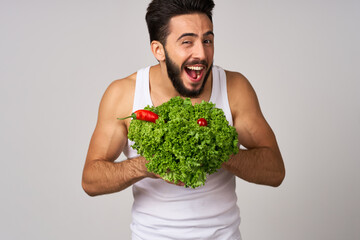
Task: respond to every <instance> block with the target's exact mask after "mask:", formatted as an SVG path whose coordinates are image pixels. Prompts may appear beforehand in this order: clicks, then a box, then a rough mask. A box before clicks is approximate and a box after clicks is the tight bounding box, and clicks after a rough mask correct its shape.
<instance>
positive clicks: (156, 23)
mask: <svg viewBox="0 0 360 240" xmlns="http://www.w3.org/2000/svg"><path fill="white" fill-rule="evenodd" d="M214 6H215V3H214V1H213V0H153V1H152V2H151V3H150V4H149V6H148V8H147V13H146V17H145V19H146V23H147V26H148V30H149V35H150V42H152V41H154V40H157V41H160V42H161V43H162V44H163V45H164V46H165V44H166V38H167V36H168V34H169V21H170V19H171V18H172V17H175V16H178V15H183V14H191V13H204V14H206V15H207V16H208V17H209V19H210V21H211V22H212V10H213V8H214Z"/></svg>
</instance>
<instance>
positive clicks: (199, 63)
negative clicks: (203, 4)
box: [165, 14, 214, 97]
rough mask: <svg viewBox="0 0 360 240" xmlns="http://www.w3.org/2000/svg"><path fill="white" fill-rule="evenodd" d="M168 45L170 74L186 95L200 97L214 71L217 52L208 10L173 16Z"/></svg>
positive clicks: (181, 93)
mask: <svg viewBox="0 0 360 240" xmlns="http://www.w3.org/2000/svg"><path fill="white" fill-rule="evenodd" d="M169 30H170V34H169V35H168V37H167V41H166V46H165V57H166V59H165V63H166V68H167V72H168V76H169V78H170V80H171V82H172V83H173V86H174V87H175V89H176V90H177V91H178V92H179V94H180V95H182V96H184V97H197V96H198V95H199V94H201V92H202V91H203V89H204V86H205V83H206V81H207V79H208V77H209V75H210V73H211V68H212V62H213V56H214V44H213V42H214V34H213V32H212V30H213V25H212V23H211V21H210V19H209V18H208V17H207V16H206V15H205V14H187V15H180V16H176V17H173V18H172V19H171V20H170V23H169Z"/></svg>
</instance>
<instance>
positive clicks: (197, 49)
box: [193, 41, 206, 60]
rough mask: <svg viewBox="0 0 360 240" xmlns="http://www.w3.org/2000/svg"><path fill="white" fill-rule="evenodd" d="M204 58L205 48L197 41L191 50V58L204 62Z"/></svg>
mask: <svg viewBox="0 0 360 240" xmlns="http://www.w3.org/2000/svg"><path fill="white" fill-rule="evenodd" d="M205 57H206V52H205V47H204V45H203V43H202V42H201V41H197V42H196V44H195V45H194V48H193V58H196V59H199V60H204V59H205Z"/></svg>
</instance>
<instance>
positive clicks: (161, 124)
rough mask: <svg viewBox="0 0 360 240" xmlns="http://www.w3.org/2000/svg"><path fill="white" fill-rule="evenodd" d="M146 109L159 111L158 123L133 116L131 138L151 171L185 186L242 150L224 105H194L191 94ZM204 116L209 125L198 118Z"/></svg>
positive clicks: (198, 181)
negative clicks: (201, 124) (221, 107)
mask: <svg viewBox="0 0 360 240" xmlns="http://www.w3.org/2000/svg"><path fill="white" fill-rule="evenodd" d="M144 109H146V110H150V111H153V112H155V113H156V114H158V115H159V119H157V120H156V123H155V124H154V123H152V122H146V121H141V120H136V119H134V120H132V121H131V123H130V127H129V133H128V138H129V139H130V140H132V141H134V144H133V145H132V148H133V149H135V150H137V151H138V153H139V154H140V155H142V156H144V157H145V158H146V159H147V160H148V163H147V164H146V167H147V169H148V171H150V172H153V173H155V174H158V175H160V176H161V177H162V178H163V179H165V180H167V181H170V182H174V183H177V182H178V181H181V182H183V183H184V184H185V187H192V188H196V187H199V186H202V185H204V184H205V181H206V178H207V175H208V174H212V173H214V172H216V171H217V170H218V169H219V168H221V164H222V163H223V162H226V161H227V160H228V159H229V156H230V155H231V154H236V153H237V152H238V151H239V148H238V138H237V132H236V130H235V128H234V127H232V126H230V125H229V122H228V121H227V120H226V118H225V115H224V112H223V110H222V109H219V108H216V107H215V104H213V103H211V102H205V101H202V102H201V103H200V104H195V105H192V103H191V101H190V98H186V99H182V98H181V97H174V98H172V99H170V100H169V101H168V102H165V103H163V104H162V105H160V106H157V107H152V106H147V107H145V108H144ZM199 118H205V119H206V121H207V122H208V125H207V126H206V127H204V126H199V125H198V124H197V120H198V119H199Z"/></svg>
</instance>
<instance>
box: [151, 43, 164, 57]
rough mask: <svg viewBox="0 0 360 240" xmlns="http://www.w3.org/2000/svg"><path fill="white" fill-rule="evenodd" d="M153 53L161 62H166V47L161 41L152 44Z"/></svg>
mask: <svg viewBox="0 0 360 240" xmlns="http://www.w3.org/2000/svg"><path fill="white" fill-rule="evenodd" d="M151 51H152V53H153V54H154V57H155V58H156V59H157V60H158V61H159V62H160V61H164V60H165V50H164V46H163V45H162V44H161V43H160V42H159V41H152V42H151Z"/></svg>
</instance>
